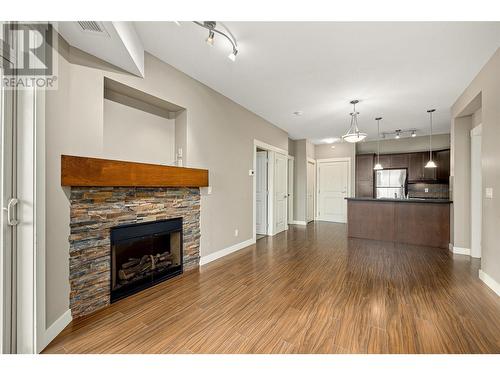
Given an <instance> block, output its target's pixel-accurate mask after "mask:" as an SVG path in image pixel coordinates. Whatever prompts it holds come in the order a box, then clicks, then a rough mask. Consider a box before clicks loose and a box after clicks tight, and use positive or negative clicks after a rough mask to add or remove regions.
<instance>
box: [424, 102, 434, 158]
mask: <svg viewBox="0 0 500 375" xmlns="http://www.w3.org/2000/svg"><path fill="white" fill-rule="evenodd" d="M434 111H435V109H429V110H428V111H427V113H428V114H429V121H430V124H431V134H430V136H429V161H428V162H427V164H426V165H425V168H436V167H437V165H436V163H434V160H432V113H433V112H434Z"/></svg>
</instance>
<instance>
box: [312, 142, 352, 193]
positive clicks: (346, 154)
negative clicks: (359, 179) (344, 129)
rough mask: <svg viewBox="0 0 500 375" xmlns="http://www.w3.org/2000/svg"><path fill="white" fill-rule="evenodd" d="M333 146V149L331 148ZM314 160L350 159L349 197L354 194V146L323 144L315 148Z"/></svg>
mask: <svg viewBox="0 0 500 375" xmlns="http://www.w3.org/2000/svg"><path fill="white" fill-rule="evenodd" d="M332 146H334V147H335V148H332ZM315 154H316V160H319V159H331V158H351V196H354V193H355V183H356V182H355V181H356V174H355V170H356V144H355V143H348V142H343V143H336V144H334V145H329V144H324V145H316V147H315Z"/></svg>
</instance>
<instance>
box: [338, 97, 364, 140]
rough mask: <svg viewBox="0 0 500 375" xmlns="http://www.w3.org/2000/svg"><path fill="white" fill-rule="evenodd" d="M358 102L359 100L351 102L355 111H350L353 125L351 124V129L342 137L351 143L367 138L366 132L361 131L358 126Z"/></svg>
mask: <svg viewBox="0 0 500 375" xmlns="http://www.w3.org/2000/svg"><path fill="white" fill-rule="evenodd" d="M358 103H359V100H352V101H351V104H352V106H353V111H352V112H351V113H350V115H351V125H350V126H349V130H348V131H347V133H346V134H344V135H343V136H342V139H343V140H344V141H346V142H349V143H356V142H359V141H362V140H363V139H365V138H366V133H361V132H360V131H359V128H358V115H359V112H356V104H358Z"/></svg>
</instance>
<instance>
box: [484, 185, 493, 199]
mask: <svg viewBox="0 0 500 375" xmlns="http://www.w3.org/2000/svg"><path fill="white" fill-rule="evenodd" d="M484 196H485V198H486V199H493V188H491V187H487V188H486V189H484Z"/></svg>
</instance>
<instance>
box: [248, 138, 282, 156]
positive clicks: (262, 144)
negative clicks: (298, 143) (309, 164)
mask: <svg viewBox="0 0 500 375" xmlns="http://www.w3.org/2000/svg"><path fill="white" fill-rule="evenodd" d="M253 144H254V146H255V147H261V148H263V149H265V150H268V151H274V152H277V153H278V154H283V155H285V156H286V157H288V151H285V150H283V149H282V148H279V147H276V146H273V145H270V144H268V143H265V142H262V141H259V140H258V139H254V140H253Z"/></svg>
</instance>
